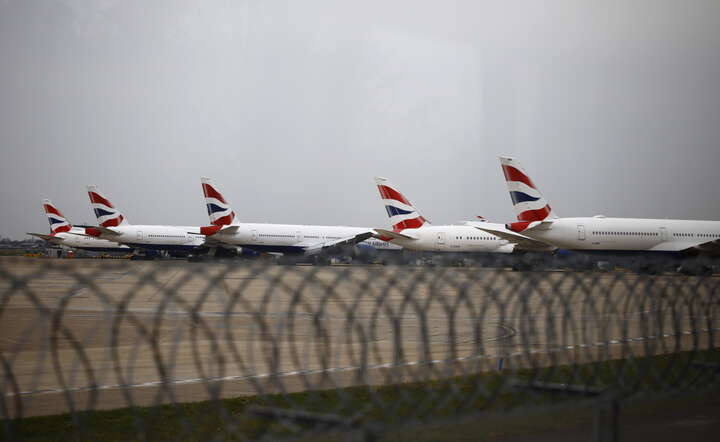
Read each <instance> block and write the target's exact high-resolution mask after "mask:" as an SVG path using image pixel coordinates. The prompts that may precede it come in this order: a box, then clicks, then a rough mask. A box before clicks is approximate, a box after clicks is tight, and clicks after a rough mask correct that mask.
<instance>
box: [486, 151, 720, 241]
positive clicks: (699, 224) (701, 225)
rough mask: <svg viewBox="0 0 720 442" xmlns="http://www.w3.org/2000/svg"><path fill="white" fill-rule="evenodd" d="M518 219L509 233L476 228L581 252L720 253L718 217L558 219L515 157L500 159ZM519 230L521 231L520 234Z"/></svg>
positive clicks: (510, 224)
mask: <svg viewBox="0 0 720 442" xmlns="http://www.w3.org/2000/svg"><path fill="white" fill-rule="evenodd" d="M500 164H501V166H502V171H503V174H504V175H505V181H506V182H507V187H508V190H509V192H510V198H511V199H512V202H513V206H514V208H515V212H516V214H517V219H518V221H517V222H513V223H509V224H507V225H506V227H507V229H509V230H510V231H511V232H507V231H501V230H499V229H495V228H488V227H478V228H479V229H481V230H483V231H485V232H488V233H493V234H496V235H499V236H502V237H503V238H505V239H507V240H508V241H510V242H514V241H516V240H518V241H520V240H521V238H523V237H530V238H533V239H536V240H538V241H543V242H545V243H547V244H551V245H554V246H556V247H558V248H562V249H568V250H581V251H585V252H591V251H592V252H612V253H618V254H624V253H627V252H642V253H647V252H665V253H673V254H694V253H710V254H720V221H696V220H675V219H643V218H609V217H605V216H603V215H596V216H593V217H578V218H559V217H558V216H557V215H556V214H555V212H554V211H553V210H552V208H551V207H550V205H549V204H548V202H547V201H546V200H545V197H543V195H542V194H541V193H540V190H539V189H538V187H537V186H536V185H535V184H534V183H533V182H532V180H531V179H530V177H529V175H528V174H527V172H526V171H525V168H524V167H523V166H522V165H521V164H520V162H519V161H518V160H516V159H515V158H510V157H500ZM518 234H522V236H519V235H518Z"/></svg>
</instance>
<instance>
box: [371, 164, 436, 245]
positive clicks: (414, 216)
mask: <svg viewBox="0 0 720 442" xmlns="http://www.w3.org/2000/svg"><path fill="white" fill-rule="evenodd" d="M375 183H376V184H377V187H378V190H379V191H380V198H382V200H383V204H384V205H385V210H386V211H387V214H388V216H389V217H390V224H391V225H392V227H393V230H394V231H396V232H400V231H402V230H404V229H417V228H420V227H422V226H424V225H425V224H430V222H429V221H428V220H426V219H425V218H424V217H423V216H422V215H420V212H418V210H417V209H416V208H415V207H414V206H413V205H412V204H411V203H410V201H408V200H407V198H405V197H404V196H403V194H402V193H400V192H399V191H398V190H397V188H396V187H395V186H394V185H393V184H392V183H391V182H390V181H388V179H387V178H382V177H375Z"/></svg>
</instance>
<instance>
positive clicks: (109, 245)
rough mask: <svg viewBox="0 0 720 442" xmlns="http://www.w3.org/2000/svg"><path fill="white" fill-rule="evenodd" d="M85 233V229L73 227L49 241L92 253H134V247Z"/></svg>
mask: <svg viewBox="0 0 720 442" xmlns="http://www.w3.org/2000/svg"><path fill="white" fill-rule="evenodd" d="M84 233H85V229H81V228H77V227H73V228H72V229H71V230H70V231H69V232H62V233H56V234H55V235H53V238H56V240H53V239H49V240H48V241H49V242H51V243H53V244H58V245H62V246H66V247H72V248H75V249H81V250H87V251H91V252H110V253H113V252H114V253H120V252H125V253H132V251H133V249H132V247H128V246H124V245H122V244H118V243H117V242H114V241H108V240H106V239H99V238H93V237H91V236H85V235H84Z"/></svg>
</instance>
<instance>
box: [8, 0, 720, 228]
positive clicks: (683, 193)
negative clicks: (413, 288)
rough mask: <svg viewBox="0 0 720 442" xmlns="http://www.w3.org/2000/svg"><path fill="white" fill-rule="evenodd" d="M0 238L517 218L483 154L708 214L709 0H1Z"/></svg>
mask: <svg viewBox="0 0 720 442" xmlns="http://www.w3.org/2000/svg"><path fill="white" fill-rule="evenodd" d="M0 153H1V154H2V157H1V158H2V161H1V163H0V164H2V173H1V174H0V235H2V236H9V237H12V238H20V237H22V236H23V234H24V232H27V231H37V232H45V231H47V230H48V224H47V220H46V219H45V217H44V216H43V215H42V210H41V207H40V200H41V199H42V198H45V197H48V198H51V199H52V200H53V201H54V202H55V203H56V204H57V205H58V206H59V207H60V209H61V210H62V211H63V213H64V214H65V215H66V216H67V217H68V218H70V219H71V221H73V222H76V223H80V222H94V217H93V215H92V213H91V211H90V208H89V205H88V200H87V195H86V194H85V187H84V186H85V185H86V184H97V185H98V186H99V187H100V189H101V190H102V191H104V192H105V193H106V194H107V195H108V196H109V197H110V199H111V200H112V201H113V203H115V205H116V206H118V207H119V208H120V209H121V210H122V211H123V212H124V213H125V215H126V216H127V218H128V219H129V221H130V222H132V223H136V224H141V223H142V224H190V225H201V224H206V223H207V216H206V213H205V209H204V205H203V201H202V194H201V190H200V184H199V180H200V176H203V175H206V176H210V177H212V178H213V179H214V180H215V182H216V183H217V184H218V185H219V186H220V187H221V189H222V190H223V192H224V193H225V195H226V197H227V198H228V199H229V201H230V202H231V203H232V204H233V206H234V208H235V211H236V213H237V214H238V216H239V218H240V220H245V221H258V222H264V221H266V222H276V223H315V224H345V225H360V226H379V227H383V226H387V218H386V215H385V212H384V210H383V208H382V206H381V204H380V202H379V199H378V196H377V191H376V190H375V187H374V185H373V183H372V177H373V176H374V175H383V176H386V177H388V178H390V179H391V180H392V181H394V182H395V183H396V184H397V185H398V186H399V188H400V189H401V190H402V191H403V192H404V193H405V194H406V196H408V198H409V199H410V200H411V201H412V202H413V203H415V204H416V205H417V206H418V208H419V209H420V210H421V211H422V212H423V214H424V215H425V216H426V217H427V218H429V219H430V220H431V221H432V222H434V223H449V222H454V221H458V220H461V219H469V218H471V217H472V216H474V215H478V214H481V215H484V216H486V217H488V218H490V219H491V220H494V221H502V222H504V221H508V220H511V219H512V217H513V216H514V214H513V211H512V208H511V205H510V199H509V197H508V195H507V191H506V188H505V183H504V181H503V179H502V175H501V173H500V169H499V166H498V161H497V156H498V155H501V154H510V155H515V156H517V157H519V158H520V159H522V160H523V162H524V163H525V165H526V166H527V167H528V169H529V171H530V173H531V175H532V177H533V179H534V180H535V182H536V183H537V184H538V185H539V186H540V187H541V189H542V191H543V192H544V193H545V195H546V197H547V198H548V199H549V200H550V203H551V204H552V205H553V207H554V209H555V211H556V212H557V213H558V214H560V215H561V216H575V215H578V216H580V215H594V214H598V213H602V214H605V215H608V216H610V215H612V216H633V217H671V218H697V219H720V192H718V189H720V173H718V168H719V167H720V2H718V1H717V0H707V1H701V0H694V1H687V0H677V1H660V0H646V1H641V0H634V1H627V0H607V1H601V2H598V1H594V0H592V1H591V0H585V1H583V0H567V1H559V0H558V1H539V0H538V1H530V0H527V1H492V2H491V1H466V2H438V1H418V0H412V1H410V0H407V1H405V0H403V1H392V2H387V1H363V2H338V1H330V0H328V1H271V0H267V1H260V0H253V1H235V0H226V1H208V0H202V1H189V0H186V1H176V0H167V1H154V2H148V1H145V0H142V1H130V0H128V1H118V0H102V1H101V0H57V1H52V0H47V1H39V0H37V1H33V0H0Z"/></svg>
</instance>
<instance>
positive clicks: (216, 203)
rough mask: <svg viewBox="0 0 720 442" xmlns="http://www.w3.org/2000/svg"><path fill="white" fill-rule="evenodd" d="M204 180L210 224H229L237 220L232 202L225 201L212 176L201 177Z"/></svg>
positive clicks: (203, 187) (204, 192) (203, 185)
mask: <svg viewBox="0 0 720 442" xmlns="http://www.w3.org/2000/svg"><path fill="white" fill-rule="evenodd" d="M200 181H201V182H202V189H203V194H204V195H205V205H206V206H207V212H208V216H209V217H210V224H212V225H214V226H229V225H231V224H233V221H235V212H233V210H232V207H230V204H228V203H227V201H225V198H223V196H222V194H221V193H220V192H219V191H218V190H217V187H216V186H215V185H214V184H212V182H211V181H210V178H205V177H203V178H200Z"/></svg>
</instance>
